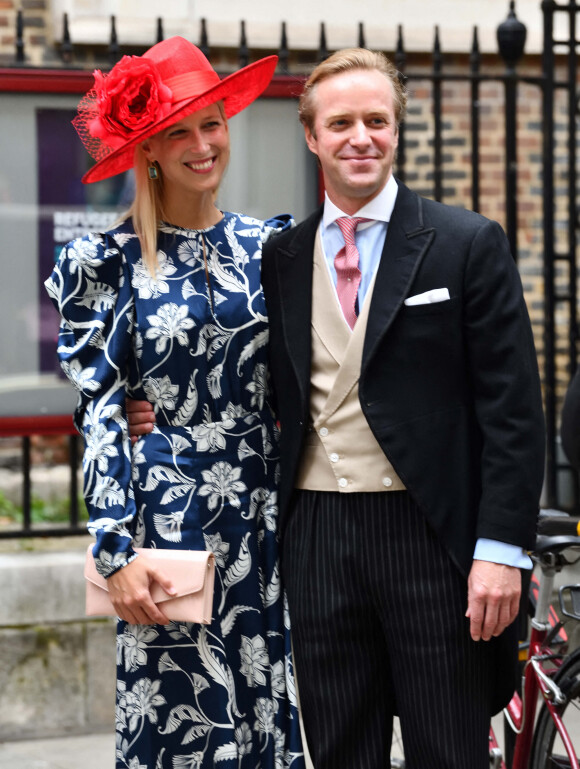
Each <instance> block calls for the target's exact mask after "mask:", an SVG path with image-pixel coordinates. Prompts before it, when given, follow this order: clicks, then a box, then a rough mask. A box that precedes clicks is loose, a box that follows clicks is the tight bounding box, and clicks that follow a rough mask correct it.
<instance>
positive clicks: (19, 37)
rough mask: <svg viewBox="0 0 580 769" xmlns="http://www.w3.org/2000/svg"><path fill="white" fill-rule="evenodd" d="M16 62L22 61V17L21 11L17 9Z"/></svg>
mask: <svg viewBox="0 0 580 769" xmlns="http://www.w3.org/2000/svg"><path fill="white" fill-rule="evenodd" d="M15 58H16V62H17V63H18V64H23V63H24V58H25V57H24V18H23V16H22V11H21V10H19V11H18V12H17V14H16V52H15Z"/></svg>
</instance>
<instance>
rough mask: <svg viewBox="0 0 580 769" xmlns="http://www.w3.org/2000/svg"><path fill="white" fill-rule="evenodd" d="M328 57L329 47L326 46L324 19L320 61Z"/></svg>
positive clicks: (319, 54) (321, 30)
mask: <svg viewBox="0 0 580 769" xmlns="http://www.w3.org/2000/svg"><path fill="white" fill-rule="evenodd" d="M325 59H328V48H327V47H326V26H325V24H324V22H323V21H321V22H320V47H319V49H318V61H324V60H325Z"/></svg>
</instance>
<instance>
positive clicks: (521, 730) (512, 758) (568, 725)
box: [391, 510, 580, 769]
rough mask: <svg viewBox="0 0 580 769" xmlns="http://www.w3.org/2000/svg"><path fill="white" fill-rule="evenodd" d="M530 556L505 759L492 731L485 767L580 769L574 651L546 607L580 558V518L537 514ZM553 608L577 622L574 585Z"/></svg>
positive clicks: (579, 655) (397, 761)
mask: <svg viewBox="0 0 580 769" xmlns="http://www.w3.org/2000/svg"><path fill="white" fill-rule="evenodd" d="M573 552H575V553H576V555H575V557H574V558H573V560H570V559H569V553H573ZM531 557H532V559H533V561H534V562H535V563H536V564H537V565H538V567H539V571H540V573H539V579H538V578H537V577H536V576H535V575H533V577H532V581H531V584H530V591H529V596H530V598H529V605H530V612H531V615H532V616H531V622H530V626H531V632H530V640H529V643H527V642H522V643H521V644H520V655H521V656H520V659H522V656H523V661H522V664H523V670H522V690H521V692H520V691H516V692H514V695H513V697H512V699H511V701H510V703H509V704H508V706H507V707H506V708H505V709H504V711H503V713H504V747H505V755H504V751H502V750H501V748H500V746H499V744H498V741H497V739H496V735H495V731H494V728H493V726H492V727H491V728H490V734H489V745H490V752H489V766H490V769H580V759H579V751H578V750H577V749H576V748H575V747H574V744H573V742H574V739H576V741H577V742H578V745H579V749H580V648H578V649H576V650H574V651H572V652H569V649H568V636H567V634H566V632H565V630H564V624H563V621H562V620H560V619H559V618H558V615H557V614H556V612H555V611H554V609H553V607H552V606H551V603H550V602H551V599H552V594H553V590H554V582H555V577H556V574H558V573H559V572H561V571H562V569H563V568H564V567H565V566H569V565H572V564H573V563H575V562H576V561H577V560H578V559H580V519H576V518H571V517H569V516H567V515H566V514H565V513H562V512H561V511H553V510H543V511H542V512H541V514H540V518H539V522H538V536H537V539H536V545H535V548H534V551H533V552H532V553H531ZM559 601H560V609H561V614H562V615H563V616H565V617H568V618H570V619H573V620H577V621H580V584H570V585H563V586H562V587H560V589H559ZM540 697H541V699H540ZM539 702H542V704H541V708H540V711H539V714H538V717H537V719H536V714H537V709H538V703H539ZM391 767H392V769H404V767H405V762H404V758H399V757H396V758H395V757H393V758H391Z"/></svg>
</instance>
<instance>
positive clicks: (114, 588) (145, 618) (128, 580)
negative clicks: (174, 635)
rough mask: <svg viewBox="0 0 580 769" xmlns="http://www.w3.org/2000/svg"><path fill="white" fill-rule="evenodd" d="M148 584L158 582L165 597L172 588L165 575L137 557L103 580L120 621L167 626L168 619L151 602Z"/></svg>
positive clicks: (171, 593) (171, 591) (173, 589)
mask: <svg viewBox="0 0 580 769" xmlns="http://www.w3.org/2000/svg"><path fill="white" fill-rule="evenodd" d="M152 582H158V583H159V584H160V585H161V587H162V588H163V589H164V590H165V592H166V593H167V594H168V595H175V588H174V586H173V584H172V582H171V580H170V579H169V577H167V575H166V574H164V572H162V571H161V570H160V569H158V568H157V567H156V566H155V565H154V564H151V563H150V562H149V560H148V559H147V558H144V557H141V556H137V558H135V559H134V560H133V561H131V563H129V564H127V566H124V567H123V568H122V569H119V571H116V572H115V573H114V574H112V575H111V576H110V577H109V578H108V579H107V586H108V588H109V596H110V598H111V601H112V603H113V606H114V607H115V611H116V612H117V614H118V616H119V617H120V618H121V619H124V620H125V621H126V622H129V623H130V624H131V625H167V624H168V623H169V619H168V618H167V616H166V615H165V612H163V611H162V610H161V609H160V608H159V607H158V606H157V605H156V604H155V603H154V601H153V598H152V597H151V592H150V586H151V583H152Z"/></svg>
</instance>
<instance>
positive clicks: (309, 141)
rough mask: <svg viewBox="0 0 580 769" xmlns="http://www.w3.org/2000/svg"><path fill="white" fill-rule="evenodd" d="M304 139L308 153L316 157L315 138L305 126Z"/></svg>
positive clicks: (316, 144) (316, 142) (316, 146)
mask: <svg viewBox="0 0 580 769" xmlns="http://www.w3.org/2000/svg"><path fill="white" fill-rule="evenodd" d="M304 138H305V139H306V146H307V147H308V149H309V150H310V152H312V153H314V154H315V155H316V156H318V141H317V140H316V136H314V134H313V133H312V131H311V130H310V127H309V126H307V125H305V126H304Z"/></svg>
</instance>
